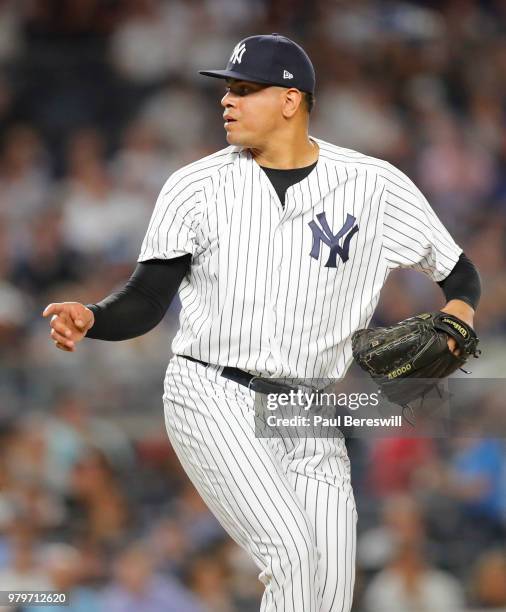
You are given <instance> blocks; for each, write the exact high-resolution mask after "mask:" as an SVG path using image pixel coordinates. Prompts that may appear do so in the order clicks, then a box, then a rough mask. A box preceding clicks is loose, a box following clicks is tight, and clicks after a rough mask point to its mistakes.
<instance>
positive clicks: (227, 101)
mask: <svg viewBox="0 0 506 612" xmlns="http://www.w3.org/2000/svg"><path fill="white" fill-rule="evenodd" d="M221 105H222V106H223V108H233V107H234V106H235V96H234V94H233V93H231V92H230V91H227V92H226V93H225V95H224V96H223V98H222V99H221Z"/></svg>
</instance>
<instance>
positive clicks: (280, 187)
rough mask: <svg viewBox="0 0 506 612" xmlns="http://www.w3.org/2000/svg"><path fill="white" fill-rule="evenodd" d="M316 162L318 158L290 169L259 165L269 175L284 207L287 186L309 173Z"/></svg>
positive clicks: (298, 181)
mask: <svg viewBox="0 0 506 612" xmlns="http://www.w3.org/2000/svg"><path fill="white" fill-rule="evenodd" d="M317 163H318V160H317V161H315V163H314V164H311V165H310V166H304V168H293V169H291V170H278V169H277V168H265V167H264V166H260V167H261V168H262V170H263V171H264V172H265V174H266V175H267V176H268V177H269V180H270V182H271V183H272V186H273V187H274V189H275V191H276V193H277V194H278V198H279V201H280V202H281V205H282V206H283V207H284V205H285V195H286V190H287V189H288V187H291V186H292V185H295V183H300V181H303V180H304V179H305V178H306V176H308V175H309V174H310V173H311V171H312V170H313V168H314V167H315V166H316V164H317Z"/></svg>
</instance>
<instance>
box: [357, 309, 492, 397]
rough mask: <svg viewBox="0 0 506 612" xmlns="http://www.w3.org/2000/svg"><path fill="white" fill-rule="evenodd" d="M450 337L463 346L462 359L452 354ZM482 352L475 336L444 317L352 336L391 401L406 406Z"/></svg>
mask: <svg viewBox="0 0 506 612" xmlns="http://www.w3.org/2000/svg"><path fill="white" fill-rule="evenodd" d="M449 336H450V337H451V338H454V339H455V341H456V343H457V347H458V351H459V354H458V355H455V354H453V353H452V352H451V351H450V349H449V348H448V337H449ZM477 346H478V338H477V336H476V334H475V333H474V330H473V329H472V328H471V327H470V326H469V325H467V323H464V321H461V320H460V319H459V318H457V317H455V316H453V315H450V314H446V313H444V312H428V313H423V314H419V315H416V316H414V317H410V318H409V319H405V320H404V321H400V322H399V323H396V324H395V325H391V326H389V327H378V328H376V329H359V330H357V331H356V332H355V333H354V334H353V335H352V349H353V357H354V358H355V361H356V362H357V363H358V365H359V366H360V367H361V368H362V369H363V370H365V371H366V372H368V373H369V374H370V375H371V376H372V378H373V379H374V380H375V381H376V383H377V384H378V386H379V387H380V389H381V390H382V392H383V394H384V395H385V396H386V397H387V399H388V400H390V401H391V402H393V403H395V404H400V405H402V406H405V405H406V404H408V403H409V402H410V401H411V400H413V399H415V398H417V397H420V396H423V395H424V394H425V393H426V392H427V391H429V390H430V389H431V388H433V387H434V386H436V385H437V383H438V379H441V378H446V377H447V376H449V375H450V374H452V373H453V372H455V370H458V369H459V368H462V366H463V365H464V363H466V361H467V360H468V358H469V357H470V356H471V355H472V356H473V357H478V356H479V355H480V353H481V351H479V350H478V349H477Z"/></svg>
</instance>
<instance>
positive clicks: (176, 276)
mask: <svg viewBox="0 0 506 612" xmlns="http://www.w3.org/2000/svg"><path fill="white" fill-rule="evenodd" d="M190 259H191V255H183V256H182V257H176V258H174V259H163V260H162V259H152V260H150V261H145V262H142V263H138V264H137V266H136V268H135V270H134V272H133V274H132V276H131V277H130V280H129V281H128V282H127V284H126V285H125V287H124V288H123V289H121V290H120V291H116V292H115V293H112V294H111V295H109V296H108V297H106V298H105V299H103V300H102V301H101V302H98V304H87V307H88V308H90V310H92V311H93V314H94V316H95V323H94V324H93V327H92V328H91V329H90V330H89V331H88V333H87V334H86V336H87V337H88V338H96V339H98V340H128V339H129V338H135V337H136V336H142V334H145V333H146V332H148V331H149V330H150V329H153V327H155V326H156V325H158V323H160V321H161V320H162V319H163V317H164V315H165V313H166V312H167V309H168V307H169V306H170V303H171V301H172V299H173V298H174V295H175V294H176V292H177V290H178V288H179V285H180V284H181V281H182V280H183V278H184V276H185V275H186V273H187V272H188V270H189V268H190Z"/></svg>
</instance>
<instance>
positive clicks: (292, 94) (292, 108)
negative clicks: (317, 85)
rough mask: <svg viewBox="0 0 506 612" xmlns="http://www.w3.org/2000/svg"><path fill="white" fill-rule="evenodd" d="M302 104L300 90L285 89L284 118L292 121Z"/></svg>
mask: <svg viewBox="0 0 506 612" xmlns="http://www.w3.org/2000/svg"><path fill="white" fill-rule="evenodd" d="M301 103H302V93H301V92H300V91H299V90H298V89H285V90H284V92H283V107H282V112H283V117H285V119H290V118H291V117H293V116H294V115H295V113H296V112H297V110H298V109H299V107H300V105H301Z"/></svg>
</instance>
